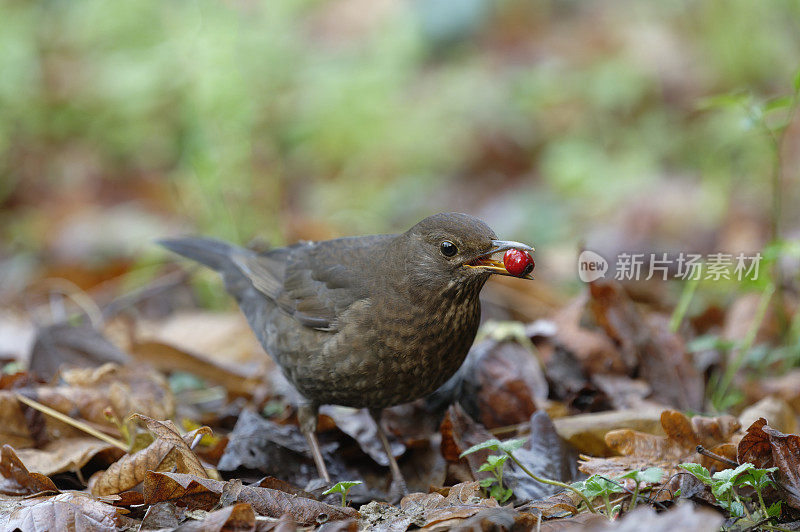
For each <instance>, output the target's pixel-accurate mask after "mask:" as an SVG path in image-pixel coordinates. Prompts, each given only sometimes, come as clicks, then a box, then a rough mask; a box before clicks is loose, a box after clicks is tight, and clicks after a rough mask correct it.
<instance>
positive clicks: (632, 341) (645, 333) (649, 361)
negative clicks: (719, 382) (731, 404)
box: [589, 280, 705, 410]
mask: <svg viewBox="0 0 800 532" xmlns="http://www.w3.org/2000/svg"><path fill="white" fill-rule="evenodd" d="M589 293H590V295H591V299H590V302H589V308H590V309H591V310H592V313H593V315H594V318H595V320H596V321H597V323H598V324H600V326H601V327H602V328H603V329H604V330H605V332H606V334H608V336H609V337H611V338H612V339H613V340H614V341H615V342H617V343H618V344H619V345H620V348H621V349H622V352H623V353H624V354H625V359H626V363H627V365H628V366H629V367H630V366H631V362H632V361H633V360H636V361H638V363H637V364H635V365H636V366H638V368H639V369H638V371H639V374H640V375H641V377H642V378H644V379H645V380H646V381H647V382H648V384H650V387H651V388H652V390H653V396H654V397H655V398H656V399H657V400H658V401H659V402H662V403H664V404H667V405H671V406H675V407H678V408H681V409H684V410H701V409H702V407H703V401H704V393H705V383H704V381H703V379H702V376H701V375H700V374H699V372H698V371H697V369H696V368H695V366H694V364H693V362H692V359H691V357H690V356H689V353H688V352H687V350H686V348H685V346H684V344H683V341H682V340H681V338H680V337H679V336H678V335H676V334H674V333H672V332H670V330H669V323H668V320H666V319H665V318H663V317H660V316H657V315H655V314H652V315H647V316H644V315H642V314H641V313H640V312H639V311H638V310H637V308H636V306H635V305H634V303H633V301H631V300H630V298H629V297H628V296H627V294H625V291H624V290H623V288H622V286H621V285H620V284H619V283H617V282H616V281H609V280H597V281H594V282H592V283H590V284H589Z"/></svg>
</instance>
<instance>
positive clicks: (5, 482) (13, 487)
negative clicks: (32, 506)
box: [0, 445, 58, 495]
mask: <svg viewBox="0 0 800 532" xmlns="http://www.w3.org/2000/svg"><path fill="white" fill-rule="evenodd" d="M0 476H2V479H0V493H5V494H6V495H31V494H34V493H41V492H44V491H54V492H58V489H57V488H56V485H55V484H53V481H52V480H50V479H49V478H48V477H46V476H44V475H42V474H41V473H31V472H29V471H28V469H27V468H26V467H25V464H23V463H22V461H21V460H20V459H19V458H18V457H17V455H16V453H15V452H14V449H13V448H12V447H11V446H10V445H3V450H2V452H1V453H0Z"/></svg>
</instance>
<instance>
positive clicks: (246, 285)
mask: <svg viewBox="0 0 800 532" xmlns="http://www.w3.org/2000/svg"><path fill="white" fill-rule="evenodd" d="M496 238H497V237H496V235H495V234H494V232H493V231H492V230H491V229H490V228H489V227H488V226H487V225H486V224H485V223H484V222H482V221H480V220H478V219H477V218H474V217H471V216H468V215H465V214H456V213H444V214H438V215H434V216H431V217H428V218H426V219H424V220H422V221H421V222H419V223H418V224H417V225H415V226H414V227H412V228H411V229H409V230H408V231H407V232H405V233H402V234H399V235H376V236H363V237H348V238H340V239H336V240H328V241H324V242H313V243H312V242H301V243H297V244H294V245H292V246H289V247H285V248H279V249H275V250H271V251H268V252H266V253H263V254H258V253H256V252H254V251H250V250H246V249H242V248H239V247H235V246H232V245H230V244H226V243H222V242H218V241H213V240H206V239H178V240H169V241H165V242H163V244H164V245H165V246H166V247H168V248H169V249H171V250H173V251H175V252H177V253H179V254H182V255H185V256H187V257H189V258H192V259H194V260H197V261H199V262H202V263H204V264H206V265H208V266H210V267H212V268H214V269H216V270H218V271H219V272H220V273H221V274H222V276H223V278H224V280H225V284H226V287H227V290H228V291H229V292H230V293H231V294H233V295H234V296H235V297H236V299H237V300H238V302H239V305H240V306H241V308H242V311H243V312H244V314H245V316H247V319H248V321H249V323H250V326H251V327H252V329H253V331H254V332H255V333H256V335H257V336H258V339H259V340H260V342H261V344H262V345H263V346H264V348H265V350H266V351H267V352H268V353H269V354H270V355H271V356H272V357H274V359H275V360H276V361H277V363H278V365H279V366H280V367H281V369H282V370H283V372H284V374H285V375H286V377H287V378H288V380H289V381H290V382H291V383H292V384H293V385H294V386H295V387H296V388H297V390H298V391H299V392H300V393H301V394H302V395H303V396H304V397H306V398H307V399H308V401H309V403H310V404H311V405H312V407H313V408H314V409H315V408H316V406H317V405H319V404H338V405H345V406H352V407H367V408H370V409H372V410H373V411H375V410H377V409H380V408H384V407H387V406H391V405H396V404H400V403H405V402H409V401H413V400H415V399H418V398H420V397H423V396H425V395H427V394H429V393H431V392H433V391H434V390H436V388H438V387H439V386H440V385H441V384H442V383H444V382H445V381H446V380H447V379H448V378H449V377H450V376H452V375H453V374H454V373H455V372H456V370H457V369H458V368H459V366H461V363H462V362H463V361H464V358H465V357H466V354H467V351H468V350H469V348H470V346H471V345H472V342H473V340H474V338H475V333H476V331H477V328H478V324H479V320H480V302H479V299H478V295H479V293H480V290H481V288H482V287H483V285H484V283H485V282H486V280H487V279H488V278H489V275H490V272H489V271H485V270H483V269H480V268H473V267H466V266H465V264H466V263H468V262H469V261H471V260H473V261H474V259H475V258H476V257H479V256H481V255H483V254H485V253H486V252H487V251H489V250H490V249H492V246H493V242H495V243H496V242H499V241H496V240H495V239H496ZM445 240H446V241H450V242H453V243H454V244H455V245H456V246H457V249H458V253H457V254H456V255H455V256H453V257H446V256H445V255H444V254H443V253H442V251H441V249H440V246H441V243H442V242H443V241H445ZM528 249H530V248H528ZM314 419H316V417H314Z"/></svg>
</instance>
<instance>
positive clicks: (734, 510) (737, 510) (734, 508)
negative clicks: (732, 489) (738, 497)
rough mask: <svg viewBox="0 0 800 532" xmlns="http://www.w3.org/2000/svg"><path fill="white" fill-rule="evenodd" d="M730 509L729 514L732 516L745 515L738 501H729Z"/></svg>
mask: <svg viewBox="0 0 800 532" xmlns="http://www.w3.org/2000/svg"><path fill="white" fill-rule="evenodd" d="M730 511H731V515H733V516H734V517H744V516H745V515H746V514H745V511H744V505H743V504H742V503H740V502H739V501H733V502H732V503H731V507H730Z"/></svg>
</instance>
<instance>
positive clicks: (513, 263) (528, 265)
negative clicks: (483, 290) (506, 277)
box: [503, 249, 536, 277]
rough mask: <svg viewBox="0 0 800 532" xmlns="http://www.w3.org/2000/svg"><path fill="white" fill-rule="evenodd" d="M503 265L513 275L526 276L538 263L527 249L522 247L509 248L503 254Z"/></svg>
mask: <svg viewBox="0 0 800 532" xmlns="http://www.w3.org/2000/svg"><path fill="white" fill-rule="evenodd" d="M503 266H505V267H506V270H507V271H508V273H510V274H511V275H514V276H516V277H524V276H526V275H528V274H529V273H531V272H532V271H533V268H534V267H535V266H536V263H534V262H533V257H531V254H530V253H528V252H527V251H523V250H520V249H509V250H508V251H506V254H505V255H503Z"/></svg>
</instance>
